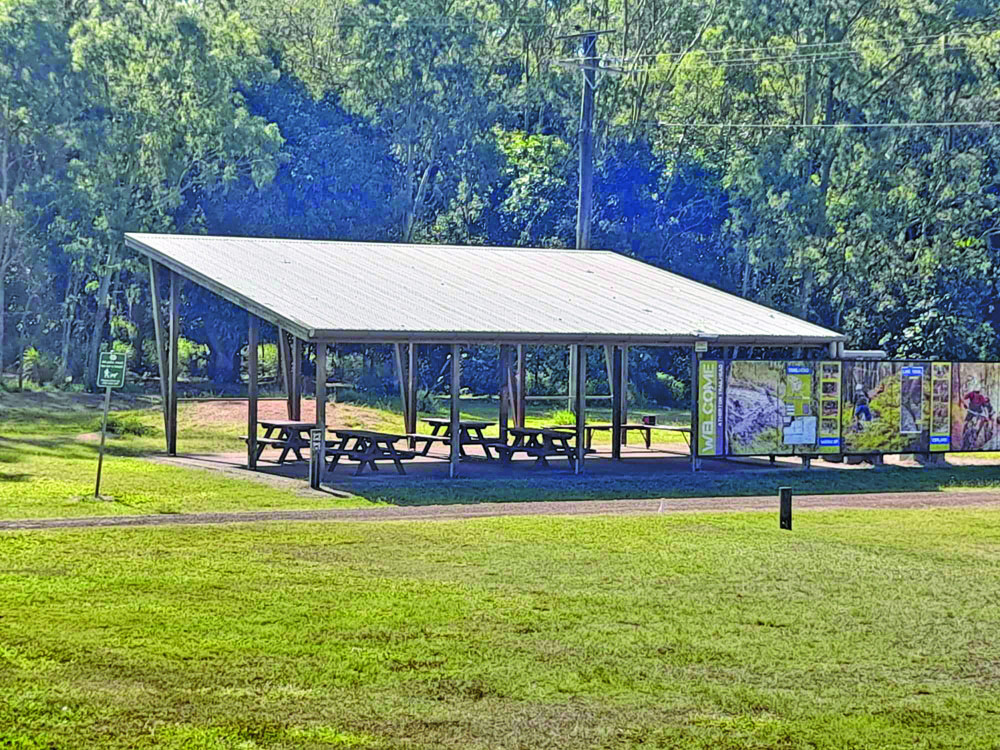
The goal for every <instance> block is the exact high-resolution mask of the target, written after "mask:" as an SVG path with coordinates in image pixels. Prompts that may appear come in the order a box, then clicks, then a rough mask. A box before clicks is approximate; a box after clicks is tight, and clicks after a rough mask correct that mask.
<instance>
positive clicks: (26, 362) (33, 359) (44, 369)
mask: <svg viewBox="0 0 1000 750" xmlns="http://www.w3.org/2000/svg"><path fill="white" fill-rule="evenodd" d="M21 367H22V368H23V372H24V377H25V378H26V379H27V380H30V381H31V382H32V383H38V384H39V385H40V384H42V383H48V382H50V381H51V380H52V378H53V377H54V376H55V374H56V368H57V365H56V361H55V360H54V359H53V358H52V357H50V356H49V355H48V354H46V353H45V352H40V351H38V349H36V348H35V347H33V346H30V347H28V348H27V349H25V350H24V354H22V355H21Z"/></svg>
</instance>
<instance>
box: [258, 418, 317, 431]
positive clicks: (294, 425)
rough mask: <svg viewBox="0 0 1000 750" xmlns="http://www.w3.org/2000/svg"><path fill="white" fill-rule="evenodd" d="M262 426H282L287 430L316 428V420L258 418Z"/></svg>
mask: <svg viewBox="0 0 1000 750" xmlns="http://www.w3.org/2000/svg"><path fill="white" fill-rule="evenodd" d="M257 424H259V425H260V426H261V427H281V428H284V429H287V430H314V429H316V423H315V422H299V421H296V420H294V419H258V420H257Z"/></svg>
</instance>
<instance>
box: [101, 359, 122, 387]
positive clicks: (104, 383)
mask: <svg viewBox="0 0 1000 750" xmlns="http://www.w3.org/2000/svg"><path fill="white" fill-rule="evenodd" d="M127 360H128V356H127V355H126V354H123V353H121V352H101V357H100V359H99V360H98V367H97V387H98V388H121V387H122V386H123V385H125V363H126V362H127Z"/></svg>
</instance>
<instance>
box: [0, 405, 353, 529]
mask: <svg viewBox="0 0 1000 750" xmlns="http://www.w3.org/2000/svg"><path fill="white" fill-rule="evenodd" d="M62 407H63V408H59V409H55V408H52V407H46V408H28V409H8V410H5V411H4V412H3V413H2V421H0V518H44V517H62V516H84V515H122V514H133V513H182V512H184V513H188V512H198V511H221V510H245V509H248V508H254V509H258V508H304V507H306V508H332V507H358V506H365V505H369V502H368V501H366V500H364V499H363V498H359V497H350V496H346V497H345V496H342V495H333V494H319V493H314V494H312V495H310V496H309V498H308V499H306V498H304V497H303V496H302V495H301V494H300V493H299V492H297V491H294V490H289V489H283V488H278V487H271V486H268V485H266V484H261V483H259V482H254V481H250V480H241V479H233V478H229V477H226V476H223V475H221V474H217V473H214V472H209V471H200V470H194V469H183V468H178V467H172V466H164V465H161V464H155V463H152V462H150V461H147V460H145V459H143V458H142V456H144V455H148V454H151V453H157V452H162V451H163V418H162V415H161V413H160V412H158V411H155V410H151V409H146V410H141V411H133V412H128V411H124V412H118V416H119V417H121V416H122V415H124V416H125V417H126V418H130V417H131V418H134V419H135V420H136V421H138V422H140V423H142V424H145V425H147V426H148V427H149V429H150V430H151V434H149V435H145V436H136V435H126V436H124V437H122V438H116V439H111V440H109V441H108V442H107V456H106V458H105V461H104V471H103V477H102V481H101V494H102V496H107V497H109V498H111V500H110V501H106V500H95V499H94V497H93V494H94V480H95V478H96V474H97V452H98V442H97V441H96V440H94V439H88V440H81V439H79V436H80V435H81V434H87V433H93V432H95V430H99V428H100V411H95V410H94V409H92V408H83V407H80V406H74V404H73V403H72V402H68V401H67V402H66V403H65V404H63V405H62ZM190 427H191V429H190V430H189V433H188V434H187V435H186V441H187V449H188V450H189V451H190V452H206V453H209V452H214V451H216V450H219V449H220V448H221V447H222V446H227V449H228V450H233V446H234V445H236V446H238V445H240V443H238V442H237V439H236V435H237V434H239V433H238V432H235V430H238V429H239V428H238V427H237V426H230V425H221V426H217V427H209V426H204V427H199V426H197V425H193V426H190ZM157 430H158V431H157ZM231 431H234V432H233V434H232V435H230V434H229V433H230V432H231ZM244 432H245V427H244ZM306 489H307V486H306V485H305V483H303V490H306Z"/></svg>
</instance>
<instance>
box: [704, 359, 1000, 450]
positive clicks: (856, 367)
mask: <svg viewBox="0 0 1000 750" xmlns="http://www.w3.org/2000/svg"><path fill="white" fill-rule="evenodd" d="M698 375H699V377H698V394H697V403H698V427H699V429H698V440H699V442H698V454H699V455H702V456H762V455H763V456H768V455H770V456H792V455H805V456H809V455H811V454H815V455H819V454H845V455H877V454H888V453H924V454H926V453H945V452H957V451H997V450H1000V362H933V361H926V360H924V361H920V360H916V361H914V360H844V361H829V360H826V361H810V362H803V361H799V362H795V361H791V362H789V361H773V360H767V361H765V360H724V361H718V360H701V361H700V363H699V372H698Z"/></svg>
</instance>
